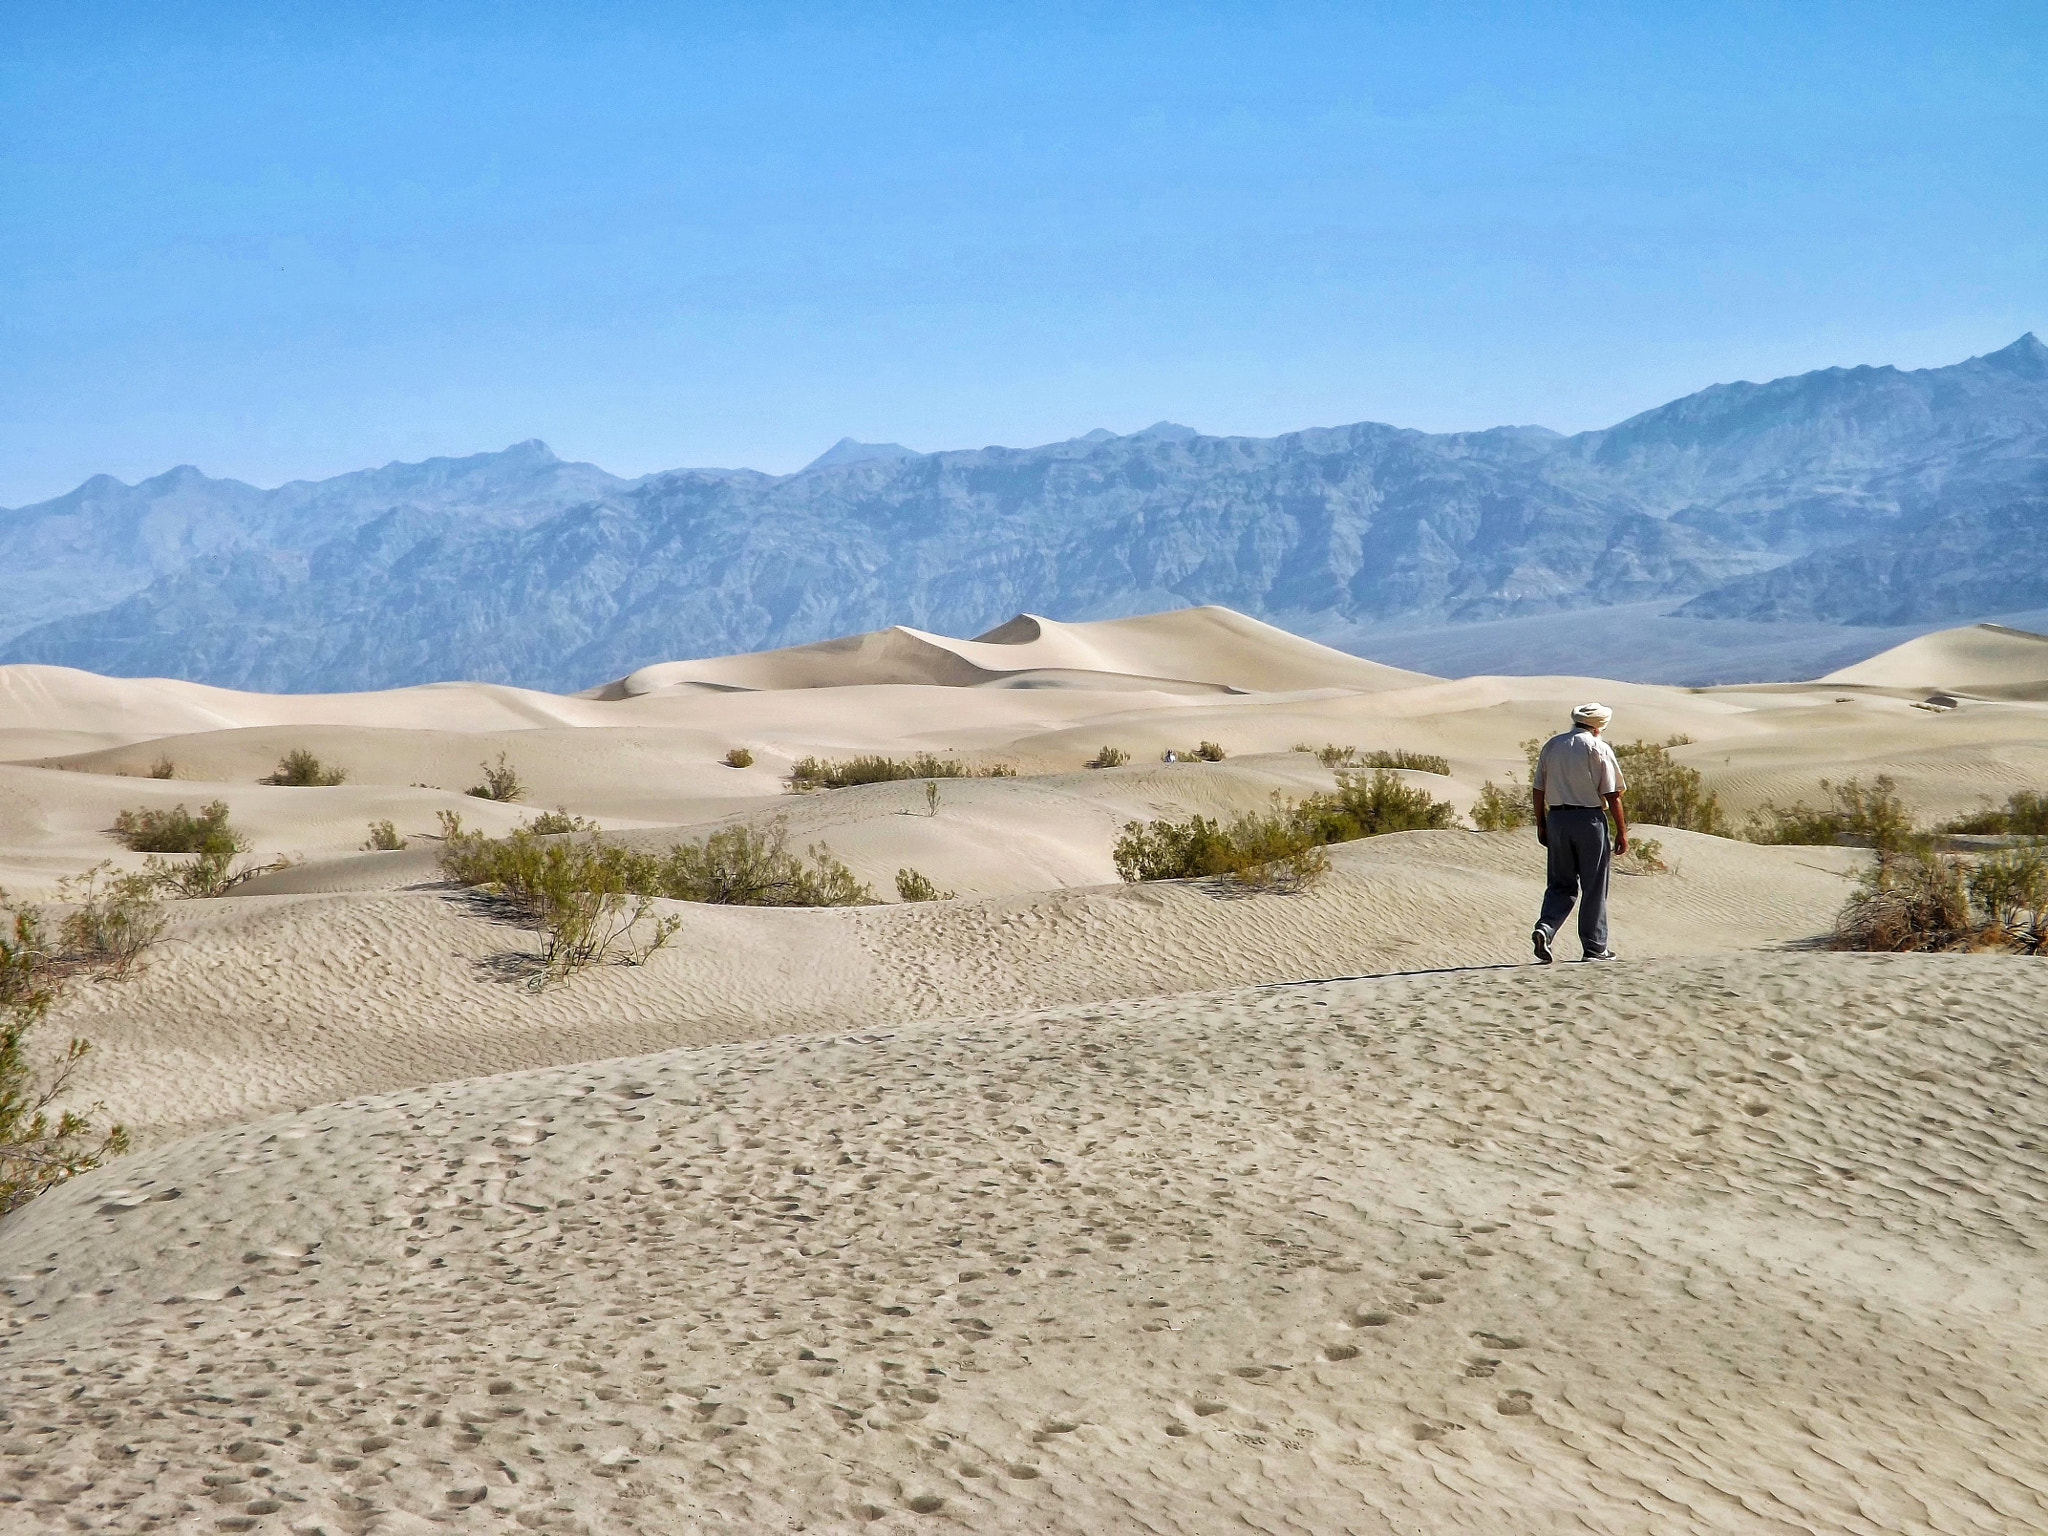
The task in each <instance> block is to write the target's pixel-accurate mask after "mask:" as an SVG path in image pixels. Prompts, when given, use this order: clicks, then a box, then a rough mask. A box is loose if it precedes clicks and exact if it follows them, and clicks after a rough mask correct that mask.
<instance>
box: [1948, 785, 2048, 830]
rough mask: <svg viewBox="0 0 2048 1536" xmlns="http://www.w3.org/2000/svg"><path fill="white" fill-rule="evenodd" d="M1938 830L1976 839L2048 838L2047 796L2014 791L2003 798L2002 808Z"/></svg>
mask: <svg viewBox="0 0 2048 1536" xmlns="http://www.w3.org/2000/svg"><path fill="white" fill-rule="evenodd" d="M1940 830H1942V831H1943V832H1959V833H1966V834H1968V833H1975V834H1977V835H1979V836H1987V835H1989V836H1995V835H1998V834H2012V833H2018V834H2020V835H2021V836H2024V837H2048V792H2043V791H2040V790H2032V789H2022V790H2016V791H2014V792H2013V793H2012V794H2011V795H2009V796H2007V797H2006V802H2005V805H2004V807H2003V808H1992V807H1989V806H1987V807H1986V808H1985V809H1983V810H1981V811H1972V812H1971V813H1970V814H1968V815H1967V816H1958V817H1956V819H1955V820H1953V821H1947V822H1943V823H1942V825H1941V829H1940Z"/></svg>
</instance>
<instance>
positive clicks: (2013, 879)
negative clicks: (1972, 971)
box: [1968, 843, 2048, 954]
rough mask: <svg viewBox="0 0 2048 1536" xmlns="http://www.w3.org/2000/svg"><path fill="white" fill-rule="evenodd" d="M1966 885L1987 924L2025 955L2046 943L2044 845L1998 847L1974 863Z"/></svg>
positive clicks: (2047, 856)
mask: <svg viewBox="0 0 2048 1536" xmlns="http://www.w3.org/2000/svg"><path fill="white" fill-rule="evenodd" d="M1968 885H1969V889H1970V899H1971V900H1972V901H1974V902H1975V903H1976V904H1977V906H1978V907H1979V908H1980V909H1982V911H1983V913H1984V916H1985V919H1986V921H1987V923H1988V924H1989V925H1990V927H1992V928H1993V929H1996V930H1998V931H1999V932H2001V933H2003V934H2004V935H2005V936H2006V938H2007V939H2008V940H2009V941H2010V942H2011V943H2012V944H2013V945H2014V946H2015V947H2017V948H2019V949H2021V950H2024V951H2025V952H2027V953H2028V954H2039V953H2041V950H2042V948H2043V946H2044V944H2048V846H2043V845H2042V844H2039V843H2032V844H2025V845H2022V846H2020V847H2017V848H2003V849H2000V850H1999V851H1998V852H1997V853H1994V854H1991V855H1989V856H1988V857H1986V858H1983V859H1980V860H1979V861H1978V862H1977V865H1976V867H1975V868H1974V869H1972V870H1971V871H1970V873H1969V876H1968Z"/></svg>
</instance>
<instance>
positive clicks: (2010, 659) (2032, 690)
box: [1821, 624, 2048, 699]
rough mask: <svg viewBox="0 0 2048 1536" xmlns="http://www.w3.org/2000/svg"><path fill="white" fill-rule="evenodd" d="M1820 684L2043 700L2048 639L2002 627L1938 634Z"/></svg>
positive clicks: (1895, 648)
mask: <svg viewBox="0 0 2048 1536" xmlns="http://www.w3.org/2000/svg"><path fill="white" fill-rule="evenodd" d="M1821 681H1822V682H1824V683H1853V684H1860V685H1861V686H1863V687H1866V688H1913V689H1920V688H1943V689H1950V690H1957V691H1961V692H1964V693H1974V694H1979V695H1982V696H1984V697H1987V698H2013V699H2041V698H2048V635H2037V634H2035V633H2033V632H2032V631H2031V630H2025V629H2011V628H2008V627H2007V626H2006V625H2003V624H1971V625H1968V626H1966V627H1964V628H1961V629H1943V630H1937V631H1936V632H1935V633H1933V634H1931V635H1921V636H1920V637H1919V638H1918V639H1915V640H1908V641H1907V642H1906V643H1905V644H1904V645H1895V646H1893V647H1892V648H1891V649H1890V650H1888V651H1880V652H1879V653H1878V654H1877V655H1875V656H1872V657H1869V658H1868V659H1866V660H1864V661H1859V662H1857V663H1856V664H1855V665H1853V666H1848V667H1843V668H1841V669H1839V670H1838V671H1834V672H1830V673H1828V675H1827V676H1826V677H1824V678H1822V679H1821Z"/></svg>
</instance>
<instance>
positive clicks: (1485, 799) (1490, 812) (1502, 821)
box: [1472, 774, 1536, 832]
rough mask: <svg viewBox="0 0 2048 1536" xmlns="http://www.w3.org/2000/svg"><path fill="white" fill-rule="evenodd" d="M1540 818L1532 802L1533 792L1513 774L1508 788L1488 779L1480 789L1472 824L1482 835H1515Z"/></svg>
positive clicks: (1509, 776) (1474, 802) (1474, 804)
mask: <svg viewBox="0 0 2048 1536" xmlns="http://www.w3.org/2000/svg"><path fill="white" fill-rule="evenodd" d="M1535 819H1536V812H1535V808H1534V807H1533V806H1531V805H1530V803H1529V791H1528V790H1527V789H1526V788H1524V787H1523V785H1522V783H1521V781H1520V780H1519V779H1517V778H1516V777H1515V776H1514V775H1513V774H1509V775H1508V783H1507V788H1505V789H1503V788H1501V787H1500V785H1498V784H1496V783H1494V782H1493V780H1491V779H1488V780H1487V781H1486V782H1485V783H1484V784H1482V785H1480V786H1479V798H1478V799H1477V800H1475V801H1473V802H1472V825H1473V826H1475V827H1477V828H1478V829H1479V830H1480V831H1482V832H1513V831H1515V830H1516V829H1517V828H1519V827H1526V826H1527V825H1529V823H1530V822H1532V821H1534V820H1535Z"/></svg>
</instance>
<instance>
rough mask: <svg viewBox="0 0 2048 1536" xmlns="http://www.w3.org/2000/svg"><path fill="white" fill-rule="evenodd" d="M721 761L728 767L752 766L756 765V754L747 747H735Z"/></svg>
mask: <svg viewBox="0 0 2048 1536" xmlns="http://www.w3.org/2000/svg"><path fill="white" fill-rule="evenodd" d="M719 761H720V762H722V763H724V764H725V766H726V767H728V768H751V767H753V766H754V754H753V753H752V752H751V751H749V750H748V749H747V748H745V747H734V748H733V749H732V750H731V751H730V752H728V753H726V754H725V756H724V757H722V758H720V759H719Z"/></svg>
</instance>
